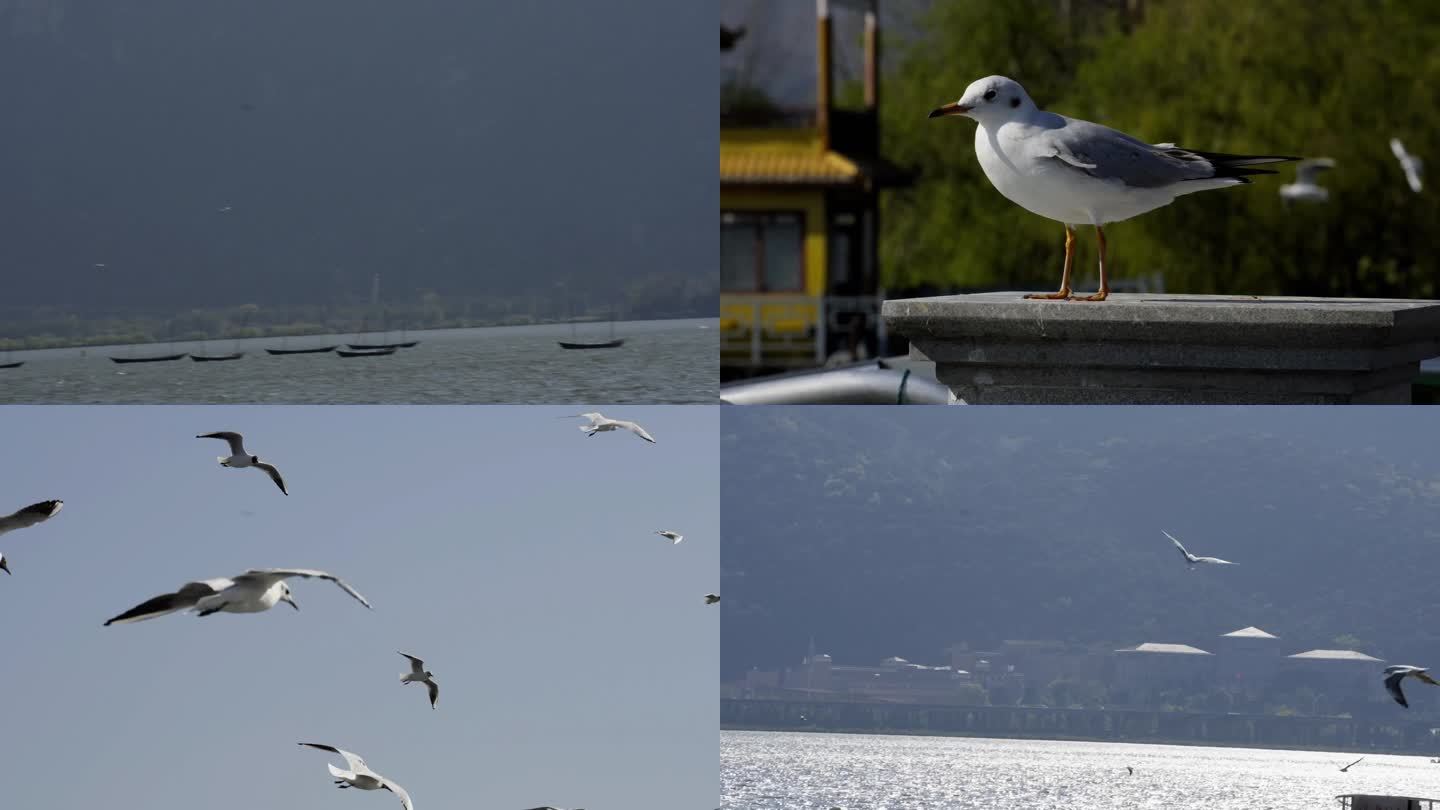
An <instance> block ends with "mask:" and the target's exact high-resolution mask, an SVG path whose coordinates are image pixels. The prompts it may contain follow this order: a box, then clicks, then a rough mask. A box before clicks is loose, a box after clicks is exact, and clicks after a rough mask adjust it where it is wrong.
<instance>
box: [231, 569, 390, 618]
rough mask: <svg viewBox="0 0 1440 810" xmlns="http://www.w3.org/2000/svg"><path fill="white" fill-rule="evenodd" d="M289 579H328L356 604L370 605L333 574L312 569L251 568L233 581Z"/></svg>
mask: <svg viewBox="0 0 1440 810" xmlns="http://www.w3.org/2000/svg"><path fill="white" fill-rule="evenodd" d="M290 577H304V578H305V579H310V578H311V577H314V578H316V579H328V580H329V581H331V582H333V583H335V584H336V585H339V586H340V589H341V590H343V591H345V592H346V593H348V594H350V595H351V596H353V597H355V600H356V601H357V602H359V603H360V604H362V605H364V606H365V607H367V608H368V607H370V603H369V602H367V601H365V597H363V596H361V595H360V592H359V591H357V590H355V589H354V588H352V587H350V583H348V582H346V581H345V580H343V579H341V578H339V577H337V576H335V575H334V574H330V573H326V572H325V571H316V570H315V569H313V568H251V569H250V570H249V571H246V572H245V573H243V574H241V575H240V576H238V577H235V581H236V582H239V581H242V580H247V579H248V580H251V581H256V580H262V579H263V580H266V581H269V582H278V581H279V580H282V579H289V578H290Z"/></svg>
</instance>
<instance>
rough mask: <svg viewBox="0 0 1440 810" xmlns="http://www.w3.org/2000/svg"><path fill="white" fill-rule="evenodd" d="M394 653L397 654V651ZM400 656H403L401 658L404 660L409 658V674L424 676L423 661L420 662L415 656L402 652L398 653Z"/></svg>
mask: <svg viewBox="0 0 1440 810" xmlns="http://www.w3.org/2000/svg"><path fill="white" fill-rule="evenodd" d="M396 652H399V650H396ZM400 654H401V655H403V656H405V657H406V658H409V659H410V671H411V672H413V673H415V674H416V675H424V674H425V662H424V661H423V660H421V659H419V658H416V657H415V656H413V655H411V654H410V653H403V652H402V653H400Z"/></svg>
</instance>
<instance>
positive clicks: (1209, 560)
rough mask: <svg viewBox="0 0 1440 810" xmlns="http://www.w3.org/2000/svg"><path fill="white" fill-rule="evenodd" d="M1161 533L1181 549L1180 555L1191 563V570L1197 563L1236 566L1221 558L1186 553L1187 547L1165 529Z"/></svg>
mask: <svg viewBox="0 0 1440 810" xmlns="http://www.w3.org/2000/svg"><path fill="white" fill-rule="evenodd" d="M1160 533H1161V534H1163V535H1165V536H1166V537H1169V538H1170V542H1172V543H1174V544H1175V547H1176V548H1178V549H1180V553H1181V554H1184V555H1185V562H1187V563H1189V564H1190V567H1191V568H1194V567H1195V563H1215V564H1217V565H1234V564H1235V563H1232V562H1230V561H1229V560H1222V559H1220V558H1219V557H1197V556H1195V555H1194V554H1191V553H1190V552H1188V551H1186V550H1185V547H1184V546H1182V545H1180V541H1179V540H1176V539H1175V538H1174V537H1172V536H1171V535H1170V533H1169V532H1167V531H1165V530H1164V529H1161V530H1160Z"/></svg>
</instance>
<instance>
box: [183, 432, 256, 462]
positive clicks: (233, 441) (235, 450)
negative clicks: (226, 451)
mask: <svg viewBox="0 0 1440 810" xmlns="http://www.w3.org/2000/svg"><path fill="white" fill-rule="evenodd" d="M195 438H197V439H220V440H222V441H225V442H229V444H230V453H231V454H232V455H236V456H243V455H245V437H244V436H241V435H240V434H239V433H236V432H234V431H230V430H221V431H217V432H215V433H201V434H200V435H198V436H196V437H195Z"/></svg>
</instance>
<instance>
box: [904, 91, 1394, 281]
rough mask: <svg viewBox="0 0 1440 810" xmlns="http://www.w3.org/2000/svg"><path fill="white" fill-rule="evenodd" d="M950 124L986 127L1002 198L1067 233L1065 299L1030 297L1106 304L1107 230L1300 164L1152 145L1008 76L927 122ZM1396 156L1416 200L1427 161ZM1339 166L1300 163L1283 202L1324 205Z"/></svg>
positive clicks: (983, 138) (981, 134) (990, 163)
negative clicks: (1045, 105) (1320, 180)
mask: <svg viewBox="0 0 1440 810" xmlns="http://www.w3.org/2000/svg"><path fill="white" fill-rule="evenodd" d="M948 116H964V117H966V118H970V119H972V120H974V121H975V122H976V123H977V124H979V126H977V127H976V128H975V157H976V159H977V160H978V161H979V163H980V168H981V170H983V171H984V172H985V177H986V178H987V179H989V180H990V183H991V185H993V186H995V190H996V191H999V192H1000V193H1001V194H1002V195H1004V196H1005V198H1006V199H1008V200H1010V201H1011V202H1013V203H1015V204H1016V205H1019V206H1020V207H1021V208H1024V209H1025V210H1027V211H1030V212H1031V213H1034V214H1039V215H1040V216H1042V217H1045V218H1046V219H1052V220H1055V221H1056V222H1059V223H1061V224H1062V225H1064V226H1065V265H1064V270H1063V275H1062V276H1061V279H1060V289H1059V291H1057V292H1054V293H1036V294H1031V295H1027V296H1025V297H1026V298H1041V299H1055V300H1071V301H1104V300H1105V299H1106V298H1107V297H1108V296H1109V294H1110V287H1109V284H1108V283H1107V281H1106V278H1105V227H1104V226H1105V225H1107V224H1109V223H1111V222H1121V221H1123V220H1127V219H1130V218H1131V217H1136V216H1139V215H1141V214H1144V213H1146V212H1148V211H1154V210H1155V209H1157V208H1163V207H1164V206H1167V205H1169V204H1170V203H1172V202H1174V201H1175V198H1176V197H1179V196H1181V195H1184V194H1193V193H1194V192H1197V191H1207V190H1210V189H1217V188H1227V187H1229V186H1236V185H1241V184H1244V183H1249V182H1250V176H1252V175H1257V174H1275V172H1274V171H1273V170H1271V169H1260V168H1256V167H1257V166H1263V165H1266V164H1270V163H1284V162H1288V161H1294V160H1300V158H1296V157H1287V156H1283V155H1230V154H1225V153H1222V152H1201V151H1198V150H1195V149H1186V148H1183V147H1179V146H1176V145H1175V144H1173V143H1157V144H1151V143H1146V142H1145V141H1142V140H1140V139H1139V138H1136V137H1134V136H1132V135H1129V134H1126V133H1124V132H1120V131H1119V130H1115V129H1111V128H1110V127H1106V126H1102V125H1100V124H1096V123H1092V122H1090V121H1082V120H1080V119H1078V118H1069V117H1067V116H1064V115H1059V114H1057V113H1053V112H1047V111H1045V110H1042V109H1040V108H1039V107H1038V106H1036V104H1035V102H1034V101H1032V100H1031V98H1030V96H1029V94H1027V93H1026V92H1025V88H1023V87H1021V86H1020V83H1019V82H1017V81H1015V80H1014V79H1009V78H1006V77H1004V76H987V77H986V78H983V79H979V80H977V81H975V82H972V83H971V84H970V86H969V87H967V88H965V93H964V94H963V95H961V96H960V98H959V99H958V100H956V101H952V102H950V103H949V104H945V105H942V106H940V107H938V108H936V109H935V110H933V111H932V112H931V113H930V117H931V118H942V117H948ZM1390 149H1391V151H1392V152H1394V153H1395V158H1396V159H1397V160H1398V161H1399V162H1400V167H1401V169H1402V170H1403V171H1404V173H1405V179H1406V182H1408V183H1409V184H1410V188H1411V189H1412V190H1413V191H1415V192H1416V193H1417V194H1418V193H1419V192H1420V190H1421V183H1420V168H1421V166H1420V159H1419V158H1417V157H1415V156H1414V155H1411V154H1410V153H1408V152H1406V151H1405V147H1404V146H1403V145H1402V144H1401V143H1400V141H1399V139H1392V140H1391V141H1390ZM1333 165H1335V162H1334V161H1333V160H1330V159H1328V158H1321V159H1317V160H1310V161H1304V162H1302V163H1301V164H1300V168H1299V172H1298V175H1297V178H1296V182H1295V183H1294V184H1291V185H1286V186H1284V187H1282V188H1281V189H1280V196H1281V198H1282V199H1284V200H1285V201H1286V204H1287V205H1288V204H1289V202H1290V201H1291V200H1307V201H1323V200H1325V199H1326V198H1328V197H1329V193H1328V192H1327V191H1326V190H1325V189H1323V188H1321V187H1320V186H1319V185H1317V184H1316V183H1315V176H1316V175H1317V174H1318V173H1319V172H1320V171H1322V170H1324V169H1327V168H1329V167H1331V166H1333ZM1079 225H1093V226H1094V227H1095V236H1096V239H1097V240H1098V242H1099V247H1100V262H1099V270H1100V290H1099V291H1098V292H1096V293H1095V294H1094V295H1086V296H1079V295H1075V294H1073V293H1072V291H1071V289H1070V274H1071V270H1072V269H1073V268H1074V265H1075V228H1076V227H1077V226H1079Z"/></svg>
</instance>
